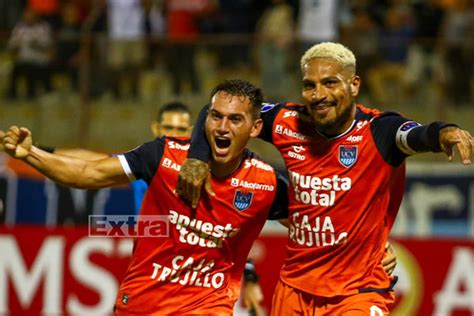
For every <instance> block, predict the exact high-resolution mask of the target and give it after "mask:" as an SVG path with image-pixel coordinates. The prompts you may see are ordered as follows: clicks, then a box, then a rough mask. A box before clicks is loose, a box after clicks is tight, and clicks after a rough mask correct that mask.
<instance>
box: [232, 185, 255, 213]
mask: <svg viewBox="0 0 474 316" xmlns="http://www.w3.org/2000/svg"><path fill="white" fill-rule="evenodd" d="M252 198H253V192H244V191H240V190H237V191H235V195H234V206H235V208H236V209H238V210H239V211H243V210H246V209H248V208H249V206H250V205H251V204H252Z"/></svg>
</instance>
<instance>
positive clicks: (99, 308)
mask: <svg viewBox="0 0 474 316" xmlns="http://www.w3.org/2000/svg"><path fill="white" fill-rule="evenodd" d="M325 1H327V2H325ZM128 2H130V3H134V2H136V1H134V0H131V1H128V0H110V1H108V2H104V3H106V5H105V6H104V7H103V8H102V9H101V10H96V11H95V9H97V7H96V6H99V5H100V3H101V1H96V2H94V1H89V0H74V1H54V0H43V1H26V0H23V1H0V8H1V10H0V129H3V130H4V129H7V128H8V127H9V126H10V125H12V124H17V125H22V126H27V127H29V128H30V129H31V130H32V131H33V134H34V135H35V140H36V141H37V142H38V143H40V144H44V145H50V146H57V147H66V148H71V147H86V148H89V149H94V150H100V151H104V152H121V151H124V150H128V149H131V148H133V147H135V146H136V145H138V144H141V143H142V142H143V141H145V140H148V139H149V138H150V131H149V123H150V120H151V117H154V115H155V114H156V111H157V109H158V107H159V105H161V104H163V103H165V102H167V101H170V100H174V99H179V100H181V101H183V102H186V103H188V104H190V105H192V106H193V112H194V113H197V111H198V110H199V109H200V107H201V106H202V105H204V104H205V103H206V102H207V101H208V97H209V95H208V94H209V92H210V89H211V88H212V86H214V85H215V84H216V83H218V82H219V81H221V80H223V79H226V78H243V79H247V80H250V81H252V82H254V83H256V84H259V85H262V86H264V87H267V88H268V87H269V89H270V90H265V92H266V95H267V97H268V98H269V101H272V100H276V99H277V100H291V101H299V100H300V96H299V91H300V88H299V78H300V77H299V76H300V73H299V69H298V65H299V62H298V59H299V56H300V55H301V52H302V51H303V48H304V47H305V45H306V44H305V43H306V42H307V41H310V42H314V41H318V38H319V39H321V37H318V36H326V37H324V38H325V39H330V40H340V41H342V42H343V43H346V44H347V45H349V47H350V48H352V49H353V50H354V51H355V52H356V54H357V57H358V58H359V62H360V63H361V64H362V65H361V71H363V77H362V81H363V85H364V90H363V93H362V95H361V97H360V102H361V103H364V104H366V105H369V106H374V107H377V108H380V109H384V110H394V111H399V112H402V113H403V114H404V115H406V116H408V117H411V118H414V119H416V120H418V121H420V122H422V123H424V122H429V121H432V120H446V121H453V122H456V123H458V124H459V125H460V126H462V127H463V128H466V129H468V130H470V131H471V133H472V132H473V131H474V102H473V84H474V82H473V78H472V74H473V73H474V71H473V70H474V69H473V63H472V60H473V57H474V55H473V51H474V18H473V16H474V13H473V10H474V9H473V4H472V2H471V1H463V0H450V1H448V0H446V1H408V0H406V1H401V0H399V1H339V2H338V1H329V0H322V1H288V3H289V4H290V5H291V6H292V8H293V9H295V11H294V12H295V13H294V15H293V16H292V21H293V22H294V23H295V29H294V33H291V40H289V41H288V39H287V38H284V39H282V40H283V41H284V42H285V45H284V47H286V49H285V50H284V51H283V53H284V55H283V56H284V62H283V65H284V67H283V68H278V65H274V64H272V63H271V60H269V59H268V58H267V59H265V58H262V54H261V53H262V49H263V48H262V47H263V46H264V45H263V44H262V43H266V40H267V38H266V37H265V34H266V33H268V32H270V31H269V30H268V29H266V30H265V31H259V30H261V27H256V26H257V25H261V24H258V23H257V22H258V21H259V20H261V19H262V13H263V12H264V10H265V9H266V8H268V7H269V6H270V3H271V1H263V0H262V1H258V0H255V1H237V0H235V1H222V0H221V1H217V0H216V1H205V0H199V1H197V0H196V1H193V0H191V2H190V3H188V5H186V1H172V0H171V1H168V2H167V4H168V5H169V7H168V11H166V12H162V11H161V8H162V7H160V5H161V4H160V3H162V2H161V1H144V3H145V7H144V12H145V14H144V15H143V17H144V19H143V21H141V22H143V25H146V27H144V28H143V32H144V33H143V34H145V35H146V37H143V38H142V40H140V41H141V42H142V44H143V45H144V47H146V49H145V52H146V54H145V55H146V58H144V59H143V61H142V63H141V64H140V67H139V68H138V69H139V74H140V75H139V77H138V78H139V79H137V80H135V83H137V91H138V92H137V93H136V94H133V93H132V92H133V83H134V82H127V80H125V81H124V82H123V83H120V84H118V87H119V88H118V90H117V89H115V90H114V87H115V86H116V85H117V82H115V81H116V79H117V78H118V75H117V72H114V71H115V70H114V69H111V67H110V64H109V62H108V60H109V59H110V58H111V48H110V46H109V45H110V43H111V41H109V40H110V39H114V35H113V34H112V33H111V32H110V25H108V23H107V14H108V15H109V17H110V16H111V14H112V13H111V11H110V10H111V8H112V7H114V5H113V3H115V4H123V5H126V4H127V3H128ZM173 2H177V3H175V4H174V6H173ZM329 2H331V3H332V4H330V5H329V6H335V8H333V9H332V10H333V11H331V12H334V15H329V16H326V17H325V18H327V19H328V20H323V18H324V17H320V19H321V21H320V22H321V24H320V25H318V26H317V27H314V26H313V29H317V30H322V29H324V30H325V31H327V32H328V33H324V32H322V33H324V34H323V35H321V34H313V35H314V36H313V37H311V36H312V35H311V34H307V33H305V32H304V30H303V28H304V27H303V25H306V24H305V23H303V19H308V16H305V15H304V14H302V10H301V7H302V6H303V5H307V4H308V3H309V5H310V8H312V9H314V10H315V11H310V10H309V9H307V10H306V11H308V12H310V13H311V14H316V15H317V14H318V11H317V10H318V6H323V7H324V6H326V5H328V3H329ZM428 2H434V3H436V7H435V8H436V10H435V9H433V7H431V6H430V5H428ZM111 3H112V5H111ZM180 4H181V6H180ZM183 4H184V5H183ZM27 5H30V6H33V7H35V8H36V10H37V11H40V12H41V15H42V17H43V20H45V21H47V22H48V23H50V24H49V25H50V27H51V33H50V36H51V44H49V46H47V47H48V50H47V51H48V56H49V58H48V59H47V62H46V63H45V64H44V67H45V69H46V72H45V73H46V77H43V80H51V87H50V88H48V87H41V88H40V89H39V90H38V92H37V94H36V95H34V96H33V97H31V98H28V95H27V91H26V90H27V89H26V81H25V80H24V79H21V80H19V81H18V82H17V86H18V95H16V96H12V95H11V93H10V82H11V81H12V73H13V71H14V69H15V65H16V64H18V63H19V62H21V60H20V57H19V54H16V53H15V52H13V51H12V50H11V49H10V46H9V41H10V38H11V36H12V30H13V28H14V27H15V25H17V23H18V22H19V21H20V20H21V17H22V13H23V10H24V8H25V7H26V6H27ZM71 6H72V7H73V9H71ZM118 7H119V9H120V5H119V6H118ZM170 8H175V9H176V10H174V11H173V10H171V9H170ZM183 8H184V9H183ZM191 8H193V9H191ZM298 9H299V11H298ZM180 10H181V11H184V12H186V14H184V17H185V18H186V17H187V18H189V19H190V21H193V22H196V24H194V26H192V27H190V28H187V29H184V30H183V28H181V27H180V25H181V24H180V23H185V22H183V20H179V19H178V22H177V24H176V25H172V24H167V23H166V22H167V21H169V20H170V19H172V14H173V13H174V14H176V13H178V15H179V14H180V13H182V12H181V11H180ZM320 10H323V9H322V8H320ZM423 10H424V11H423ZM427 10H428V11H427ZM430 10H431V11H430ZM71 11H72V12H73V13H74V12H75V13H74V14H76V13H77V17H76V19H75V20H74V19H72V20H74V21H75V22H74V21H73V23H72V24H73V26H74V27H73V26H71V25H69V24H68V23H64V21H63V20H62V18H61V17H63V18H64V16H66V15H67V14H70V15H71V13H70V12H71ZM176 11H178V12H176ZM65 12H69V13H65ZM92 12H98V13H99V14H98V15H97V18H96V19H92V21H93V22H90V21H91V19H90V14H91V13H92ZM420 12H421V13H420ZM423 12H425V13H426V12H431V13H432V14H424V15H423V14H422V13H423ZM61 13H62V14H64V15H61ZM122 13H123V12H122ZM74 14H72V15H74ZM119 14H120V13H119ZM153 14H154V15H153ZM182 16H183V15H181V17H182ZM437 19H438V20H437ZM61 21H62V22H61ZM152 21H153V22H152ZM160 21H161V22H160ZM174 21H176V20H174ZM179 21H181V22H179ZM334 21H336V22H334ZM459 21H461V22H459ZM333 22H334V23H333ZM160 23H161V24H160ZM273 23H275V22H273ZM311 23H317V22H314V21H309V22H307V24H309V25H312V24H311ZM160 25H161V26H160ZM277 25H278V26H279V28H280V29H281V30H283V28H284V26H283V25H280V24H277ZM181 26H182V25H181ZM388 26H390V27H388ZM430 26H431V27H430ZM326 27H329V28H331V27H332V29H329V30H327V29H326ZM173 30H174V31H173ZM73 31H75V33H74V32H73ZM422 31H423V32H422ZM430 31H431V32H432V33H430ZM180 32H184V33H180ZM262 32H263V33H262ZM315 33H318V32H315ZM327 34H330V37H329V38H328V37H327V36H328V35H327ZM119 39H120V38H119ZM71 43H72V44H73V45H68V44H71ZM183 43H184V44H185V50H186V51H187V52H189V51H190V50H191V51H193V52H194V55H193V56H192V57H193V59H192V62H193V63H192V64H193V65H194V66H195V73H196V78H195V79H197V80H198V82H199V86H200V87H198V88H196V87H194V86H193V81H192V80H191V77H192V76H191V73H192V71H191V70H189V69H187V70H184V71H182V70H180V72H179V73H178V71H177V70H176V67H177V65H178V64H179V63H184V60H183V58H185V57H177V56H182V55H179V54H177V53H176V50H175V48H176V47H177V46H179V45H180V44H183ZM65 47H66V48H69V49H70V50H72V53H71V51H68V52H69V53H68V54H71V55H70V57H71V56H77V62H76V63H72V65H73V66H74V67H75V68H74V67H73V70H74V69H75V71H77V75H78V84H77V86H75V85H74V84H73V80H71V77H69V75H68V73H64V72H61V71H59V70H58V69H60V67H58V65H60V60H61V58H60V57H61V56H60V55H58V52H61V51H64V50H61V49H65ZM420 47H422V48H425V50H424V51H425V52H428V53H427V55H420ZM426 47H428V48H426ZM400 48H403V49H400ZM387 51H391V52H393V51H396V52H397V53H396V54H388V53H387ZM55 52H56V53H55ZM394 55H395V56H394ZM420 56H421V57H420ZM188 57H189V55H188ZM429 60H434V61H435V62H434V64H433V66H430V64H426V61H429ZM267 63H269V64H267ZM425 64H426V65H425ZM424 65H425V66H426V67H424ZM188 66H189V65H188ZM268 67H270V69H275V68H277V69H280V70H279V71H280V72H279V73H277V74H275V75H274V76H273V77H272V80H271V81H273V82H268V80H267V79H265V76H263V74H264V73H265V71H266V70H268ZM272 67H273V68H272ZM393 69H397V71H395V72H393V71H391V70H393ZM420 69H421V70H420ZM415 70H417V71H415ZM124 71H125V73H127V72H129V71H130V70H129V69H124ZM176 73H178V75H177V77H178V78H177V80H183V82H182V86H181V89H179V91H176V88H175V87H174V86H173V79H172V78H174V77H173V76H174V75H176ZM393 73H396V75H393ZM43 74H44V73H43ZM400 74H401V75H400ZM45 78H46V79H45ZM370 78H372V79H373V78H375V79H377V80H383V81H384V82H386V85H385V86H384V87H383V89H382V92H383V95H380V87H378V86H377V84H376V83H375V85H374V82H371V80H370ZM275 82H281V83H283V84H281V85H278V84H277V85H275ZM377 82H378V81H377ZM272 87H277V88H278V92H275V91H274V90H271V88H272ZM251 148H252V149H253V150H255V151H257V152H258V153H260V154H261V155H262V156H264V157H267V159H268V160H270V161H271V162H272V163H273V164H275V165H277V166H281V160H279V159H278V154H277V153H276V152H275V151H274V150H273V149H272V148H271V146H269V145H267V144H262V142H259V141H257V142H252V144H251ZM408 166H409V169H408V175H409V178H408V181H407V187H406V194H405V198H404V201H403V204H402V208H401V210H400V213H399V215H398V218H397V222H396V225H395V227H394V229H393V232H392V236H393V237H392V238H393V239H392V240H393V242H394V245H395V249H396V252H397V256H398V257H399V265H398V267H397V270H396V274H397V275H399V277H400V281H399V283H398V285H397V286H396V289H397V292H398V294H399V301H398V304H397V306H396V308H395V309H394V314H397V315H440V316H444V315H472V314H473V313H474V241H473V238H474V167H473V165H471V166H468V167H461V166H457V165H454V164H449V163H447V162H446V158H445V157H444V156H443V155H434V154H424V155H419V156H417V157H413V158H411V159H410V161H409V164H408ZM132 208H133V201H132V195H131V191H130V190H129V188H128V187H120V188H111V189H105V190H99V191H87V190H86V191H84V190H74V189H67V188H63V187H60V186H57V185H56V184H54V183H52V182H51V181H49V180H46V179H44V178H43V177H41V176H40V175H38V174H37V173H35V172H34V171H32V170H31V169H29V168H27V167H25V166H24V165H23V164H21V163H18V162H15V161H12V160H10V159H8V158H7V157H6V156H5V155H3V154H0V210H1V213H0V221H1V223H2V224H1V226H0V315H3V314H5V315H22V314H24V315H33V314H41V313H42V314H45V315H51V314H62V313H64V314H89V315H92V314H96V315H104V314H107V313H108V311H110V308H111V305H112V304H113V303H112V302H113V300H114V298H115V291H116V288H117V284H118V282H119V280H120V278H121V275H122V274H123V272H124V271H125V269H126V266H127V262H128V258H129V257H128V256H129V251H130V241H129V240H128V239H106V238H105V239H99V240H96V239H93V238H88V237H87V229H86V226H85V225H87V216H88V215H90V214H129V213H131V212H132ZM284 245H285V232H284V230H283V229H282V228H280V227H279V226H278V225H277V224H273V223H269V224H268V225H267V226H266V227H265V230H264V232H263V233H262V236H261V237H260V239H259V240H258V241H257V242H256V243H255V246H254V248H253V250H252V256H253V257H254V258H255V261H256V265H257V269H258V270H259V272H260V274H261V283H262V287H263V288H264V292H265V302H264V304H265V307H266V308H267V309H268V308H269V306H270V303H271V301H270V300H271V292H272V288H273V286H274V284H275V282H276V279H277V276H278V268H279V265H281V259H282V258H283V256H284V251H285V250H284Z"/></svg>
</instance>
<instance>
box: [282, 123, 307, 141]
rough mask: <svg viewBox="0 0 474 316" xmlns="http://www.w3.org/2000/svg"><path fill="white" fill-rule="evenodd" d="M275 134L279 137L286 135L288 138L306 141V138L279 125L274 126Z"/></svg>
mask: <svg viewBox="0 0 474 316" xmlns="http://www.w3.org/2000/svg"><path fill="white" fill-rule="evenodd" d="M275 133H277V134H280V135H286V136H288V137H291V138H295V139H298V140H306V136H304V135H301V134H300V133H298V132H295V131H293V130H291V129H289V128H286V127H285V128H283V126H281V125H279V124H277V125H276V126H275Z"/></svg>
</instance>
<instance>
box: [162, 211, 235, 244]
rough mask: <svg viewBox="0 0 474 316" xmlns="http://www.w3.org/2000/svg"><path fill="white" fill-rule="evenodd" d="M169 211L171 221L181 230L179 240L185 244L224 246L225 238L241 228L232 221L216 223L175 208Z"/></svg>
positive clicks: (232, 235) (233, 234)
mask: <svg viewBox="0 0 474 316" xmlns="http://www.w3.org/2000/svg"><path fill="white" fill-rule="evenodd" d="M169 213H170V215H169V220H170V223H171V224H174V225H176V230H177V231H179V239H178V240H179V242H181V243H183V244H189V245H193V246H194V245H197V246H200V247H203V248H222V243H223V242H224V240H225V239H226V238H231V237H234V236H235V235H236V234H237V233H238V232H239V230H240V229H239V228H235V227H233V226H232V224H230V223H227V224H225V225H215V224H213V223H211V222H205V221H203V220H200V219H197V218H190V217H189V216H187V215H184V214H180V213H178V212H177V211H175V210H170V211H169Z"/></svg>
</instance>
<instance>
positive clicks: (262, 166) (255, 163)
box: [243, 149, 275, 173]
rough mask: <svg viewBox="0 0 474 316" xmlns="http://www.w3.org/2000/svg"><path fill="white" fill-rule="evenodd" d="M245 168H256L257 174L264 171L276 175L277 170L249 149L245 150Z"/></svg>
mask: <svg viewBox="0 0 474 316" xmlns="http://www.w3.org/2000/svg"><path fill="white" fill-rule="evenodd" d="M243 168H244V169H249V168H254V169H255V171H257V172H259V171H263V172H271V173H275V170H274V169H273V167H272V166H271V165H270V164H269V163H267V162H266V161H265V160H263V159H261V158H260V157H259V156H258V155H257V154H256V153H254V152H252V151H250V150H249V149H245V152H244V160H243Z"/></svg>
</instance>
